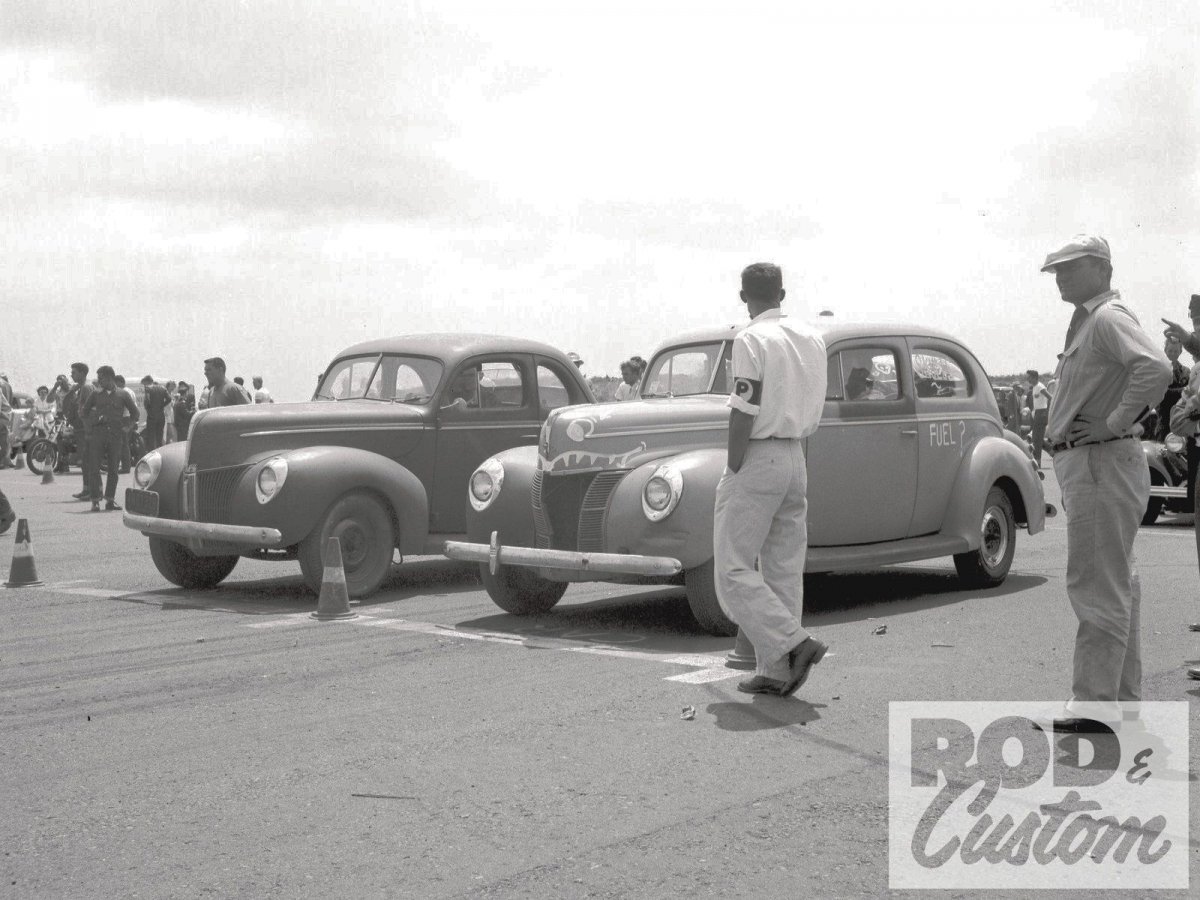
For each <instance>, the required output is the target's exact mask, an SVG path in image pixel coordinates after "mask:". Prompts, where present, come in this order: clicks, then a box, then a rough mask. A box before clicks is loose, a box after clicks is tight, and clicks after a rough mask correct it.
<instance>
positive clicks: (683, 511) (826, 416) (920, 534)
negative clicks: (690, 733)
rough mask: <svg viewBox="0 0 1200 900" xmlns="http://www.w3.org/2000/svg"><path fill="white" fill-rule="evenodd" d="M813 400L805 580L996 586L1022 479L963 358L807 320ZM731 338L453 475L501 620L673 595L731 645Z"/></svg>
mask: <svg viewBox="0 0 1200 900" xmlns="http://www.w3.org/2000/svg"><path fill="white" fill-rule="evenodd" d="M818 327H819V328H821V329H822V331H823V332H824V337H825V342H826V346H827V348H828V354H829V359H828V367H829V368H828V376H829V387H828V396H827V397H826V402H825V409H824V412H823V414H822V417H821V424H820V427H819V428H818V429H817V431H816V433H815V434H813V435H812V436H811V437H809V438H808V439H807V440H806V441H805V453H806V455H807V459H808V501H809V514H808V515H809V518H808V524H809V551H808V565H807V570H808V571H809V572H823V571H832V570H836V569H851V568H866V567H874V566H880V565H885V564H889V563H898V562H905V561H910V560H919V559H928V558H931V557H938V556H952V557H953V558H954V563H955V566H956V567H957V569H958V572H959V574H960V576H961V577H962V578H963V579H964V581H965V582H966V583H968V584H971V585H978V586H986V585H994V584H999V583H1000V582H1001V581H1003V580H1004V578H1005V577H1006V575H1007V574H1008V570H1009V566H1010V564H1011V563H1012V558H1013V551H1014V548H1015V546H1016V529H1017V527H1018V526H1025V527H1026V528H1027V529H1028V531H1029V533H1030V534H1036V533H1037V532H1039V531H1041V530H1042V528H1043V524H1044V521H1045V517H1046V515H1047V513H1049V514H1053V512H1054V510H1053V507H1049V506H1047V505H1046V504H1045V500H1044V496H1043V492H1042V483H1041V480H1040V478H1039V475H1040V473H1039V472H1038V471H1037V468H1036V466H1035V465H1034V462H1033V459H1032V457H1031V456H1030V453H1029V450H1028V448H1027V446H1026V445H1025V442H1024V441H1022V440H1020V439H1019V438H1017V436H1016V435H1014V434H1012V433H1011V432H1006V431H1005V430H1004V428H1003V425H1002V423H1001V419H1000V411H999V409H998V408H997V406H996V398H995V396H994V395H993V393H992V389H991V387H990V386H989V383H988V379H987V375H986V374H985V372H984V370H983V368H982V367H981V366H980V364H979V362H978V361H977V360H976V359H975V357H974V356H973V355H972V354H971V352H970V351H969V350H967V348H966V347H964V346H963V345H962V344H961V343H959V342H958V341H956V340H954V339H953V338H952V337H950V336H949V335H946V334H942V333H940V332H936V331H931V330H928V329H925V328H920V327H911V326H896V325H887V324H853V325H852V324H833V323H832V322H831V321H830V320H820V322H819V324H818ZM736 330H737V329H736V326H733V327H725V328H714V329H708V330H705V331H701V332H693V333H690V334H686V335H682V336H680V337H678V338H676V339H675V340H672V341H670V342H668V343H667V344H666V345H664V346H663V347H661V348H660V349H659V350H657V351H656V353H655V355H654V357H653V358H652V360H651V363H650V366H649V368H648V370H647V373H646V377H645V378H644V380H643V382H642V386H641V398H640V399H639V400H637V401H631V402H626V403H619V404H610V405H603V406H577V407H571V408H569V409H562V410H558V411H557V412H556V413H554V414H553V415H551V416H550V418H549V419H547V421H546V424H545V425H544V426H543V427H542V433H541V436H540V440H539V444H538V446H537V447H536V448H534V447H520V448H517V449H514V450H509V451H507V452H504V453H499V454H497V455H495V456H493V457H492V458H490V459H488V460H487V461H485V462H484V463H483V464H482V465H481V466H480V467H479V469H478V470H477V471H476V472H475V473H474V474H473V475H472V476H471V481H470V485H469V494H468V500H469V502H470V504H471V510H470V512H469V516H468V528H467V531H468V534H469V536H470V538H471V542H470V543H455V542H451V543H448V544H447V546H446V555H448V556H450V557H452V558H455V559H467V560H478V561H479V562H480V563H481V573H482V577H483V580H484V584H485V586H486V587H487V589H488V593H489V594H490V595H491V597H492V599H493V600H494V601H495V602H496V604H497V605H498V606H500V607H501V608H503V609H505V610H507V611H509V612H513V613H533V612H544V611H545V610H548V609H550V608H551V607H552V606H554V604H555V603H557V602H558V600H559V599H560V598H561V597H562V594H563V591H564V590H565V588H566V583H567V582H570V581H595V580H601V581H617V582H633V583H656V582H666V583H672V582H674V583H679V582H682V583H683V584H684V585H685V586H686V589H687V598H688V602H689V604H690V606H691V609H692V613H693V614H694V616H695V618H696V620H697V621H698V622H699V623H700V625H701V626H702V627H704V628H705V629H707V630H709V631H711V632H712V633H714V634H732V633H733V630H734V629H733V625H732V623H731V622H730V621H729V620H728V619H727V618H726V617H725V614H724V613H723V612H722V610H721V607H720V605H719V603H718V602H717V598H716V593H715V589H714V585H713V567H712V566H713V563H712V557H713V548H712V540H713V502H714V497H715V494H716V486H717V482H718V480H719V479H720V478H721V474H722V472H723V471H724V469H725V457H726V450H725V447H726V435H727V431H728V423H729V410H728V408H727V407H726V405H725V399H726V396H727V395H728V392H729V384H730V377H729V365H728V364H729V359H730V354H731V348H732V340H733V337H734V334H735V333H736Z"/></svg>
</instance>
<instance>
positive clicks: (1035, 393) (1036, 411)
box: [1025, 369, 1051, 469]
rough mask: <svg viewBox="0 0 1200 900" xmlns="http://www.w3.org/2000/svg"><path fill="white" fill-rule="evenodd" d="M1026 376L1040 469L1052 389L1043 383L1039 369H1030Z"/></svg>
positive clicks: (1034, 448) (1028, 400)
mask: <svg viewBox="0 0 1200 900" xmlns="http://www.w3.org/2000/svg"><path fill="white" fill-rule="evenodd" d="M1025 377H1026V378H1027V379H1028V380H1029V392H1028V393H1027V394H1026V396H1025V403H1026V404H1027V406H1028V407H1029V411H1030V414H1031V415H1032V424H1033V429H1032V430H1033V433H1032V434H1031V435H1030V440H1032V441H1033V459H1034V461H1035V462H1036V463H1037V466H1038V468H1039V469H1040V468H1041V467H1042V443H1043V442H1044V441H1045V440H1046V421H1047V416H1048V415H1049V412H1050V399H1051V398H1050V391H1049V390H1047V389H1046V386H1045V385H1044V384H1042V379H1041V376H1040V375H1038V370H1037V369H1029V370H1028V371H1026V372H1025Z"/></svg>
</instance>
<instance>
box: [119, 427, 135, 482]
mask: <svg viewBox="0 0 1200 900" xmlns="http://www.w3.org/2000/svg"><path fill="white" fill-rule="evenodd" d="M132 432H133V426H132V425H130V424H128V423H126V424H125V425H122V426H121V471H122V472H128V471H129V463H130V454H129V435H130V434H131V433H132Z"/></svg>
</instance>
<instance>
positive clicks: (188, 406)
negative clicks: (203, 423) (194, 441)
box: [171, 381, 196, 441]
mask: <svg viewBox="0 0 1200 900" xmlns="http://www.w3.org/2000/svg"><path fill="white" fill-rule="evenodd" d="M171 412H172V414H173V418H174V419H175V434H176V435H177V436H178V439H179V440H181V441H186V440H187V436H188V428H189V427H190V426H191V424H192V416H194V415H196V395H195V394H193V393H192V386H191V385H190V384H188V383H187V382H186V381H181V382H179V387H178V389H176V391H175V399H174V400H173V401H172V402H171Z"/></svg>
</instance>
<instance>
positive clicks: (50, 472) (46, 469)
mask: <svg viewBox="0 0 1200 900" xmlns="http://www.w3.org/2000/svg"><path fill="white" fill-rule="evenodd" d="M56 465H58V458H57V457H56V456H54V455H53V454H47V455H46V456H45V457H43V458H42V484H54V467H55V466H56Z"/></svg>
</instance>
